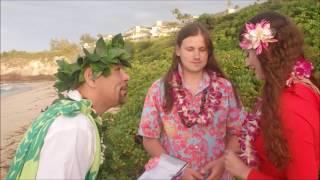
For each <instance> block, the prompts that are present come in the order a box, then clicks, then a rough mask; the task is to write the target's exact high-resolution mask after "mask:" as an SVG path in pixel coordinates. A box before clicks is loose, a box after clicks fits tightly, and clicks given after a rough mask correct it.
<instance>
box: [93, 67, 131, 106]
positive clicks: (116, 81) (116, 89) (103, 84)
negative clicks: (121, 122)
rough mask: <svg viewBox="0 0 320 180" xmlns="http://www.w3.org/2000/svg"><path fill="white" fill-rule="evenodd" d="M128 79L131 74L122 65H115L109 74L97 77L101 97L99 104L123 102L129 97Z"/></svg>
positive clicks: (115, 104)
mask: <svg viewBox="0 0 320 180" xmlns="http://www.w3.org/2000/svg"><path fill="white" fill-rule="evenodd" d="M128 80H129V75H128V74H127V73H126V72H125V71H124V69H123V67H122V66H121V65H115V66H113V67H112V68H111V73H110V75H109V76H107V77H105V76H99V78H98V79H96V81H97V90H98V95H99V96H100V97H101V98H100V99H99V101H100V103H99V104H101V105H103V104H111V105H112V106H117V105H120V104H123V103H124V102H125V101H126V97H127V88H128Z"/></svg>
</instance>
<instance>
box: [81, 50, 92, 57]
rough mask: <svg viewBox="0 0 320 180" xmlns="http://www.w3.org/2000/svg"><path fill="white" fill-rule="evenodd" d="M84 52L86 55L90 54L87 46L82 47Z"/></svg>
mask: <svg viewBox="0 0 320 180" xmlns="http://www.w3.org/2000/svg"><path fill="white" fill-rule="evenodd" d="M82 49H83V52H84V54H85V55H86V56H89V54H90V52H89V51H88V50H87V49H86V48H82Z"/></svg>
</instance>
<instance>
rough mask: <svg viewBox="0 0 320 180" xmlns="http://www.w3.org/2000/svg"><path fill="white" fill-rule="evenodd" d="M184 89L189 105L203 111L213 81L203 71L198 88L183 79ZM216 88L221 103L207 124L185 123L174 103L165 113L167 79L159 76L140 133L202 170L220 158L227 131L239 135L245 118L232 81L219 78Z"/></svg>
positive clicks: (148, 99)
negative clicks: (204, 100) (205, 94)
mask: <svg viewBox="0 0 320 180" xmlns="http://www.w3.org/2000/svg"><path fill="white" fill-rule="evenodd" d="M179 73H180V76H181V77H182V86H183V90H184V91H185V92H186V98H187V100H188V101H189V102H191V103H190V107H188V108H189V109H193V110H195V111H197V112H200V104H201V97H202V91H203V90H205V89H206V88H207V87H208V86H209V85H210V77H209V75H208V74H207V73H204V76H203V78H202V81H201V83H200V86H199V88H198V91H197V92H196V93H195V94H194V95H192V93H191V91H190V88H188V85H187V84H186V83H185V82H184V81H183V76H182V73H181V71H179ZM216 84H217V85H218V86H217V87H216V89H217V90H218V91H220V92H221V93H222V98H221V99H220V100H221V103H220V105H219V107H218V109H217V110H216V111H215V113H214V116H213V118H212V121H211V122H210V123H209V124H208V125H201V124H196V125H194V126H192V127H190V128H187V127H185V126H184V125H183V124H182V122H181V120H180V117H179V115H178V113H177V110H176V107H175V105H174V106H173V108H172V111H171V112H169V113H166V112H165V111H164V108H163V102H164V83H163V81H162V80H157V81H156V82H154V83H153V84H152V86H151V87H150V88H149V91H148V93H147V96H146V99H145V103H144V108H143V112H142V117H141V121H140V127H139V135H141V136H144V137H149V138H159V139H160V143H161V144H162V146H163V148H164V149H165V151H166V153H168V154H169V155H171V156H174V157H176V158H178V159H181V160H184V161H186V162H188V163H189V164H190V165H191V167H192V168H193V169H195V170H199V169H200V168H202V167H203V166H205V165H206V164H207V163H209V162H210V161H212V160H215V159H217V158H219V157H220V156H221V155H222V154H223V152H224V149H225V146H226V135H227V134H230V135H238V134H239V133H240V126H241V123H242V121H243V119H244V118H245V111H244V108H243V107H242V106H241V105H240V107H239V106H238V105H237V101H236V98H235V95H234V93H233V88H232V85H231V83H230V82H229V81H227V80H226V79H224V78H220V77H218V78H217V81H216Z"/></svg>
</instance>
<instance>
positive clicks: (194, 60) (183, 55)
mask: <svg viewBox="0 0 320 180" xmlns="http://www.w3.org/2000/svg"><path fill="white" fill-rule="evenodd" d="M176 55H177V56H180V59H181V64H182V68H183V70H184V71H185V72H190V73H198V72H202V71H203V68H204V67H205V66H206V64H207V62H208V50H207V47H206V44H205V41H204V38H203V37H202V35H201V34H198V35H196V36H190V37H187V38H185V39H184V40H183V41H182V44H181V47H178V48H177V49H176Z"/></svg>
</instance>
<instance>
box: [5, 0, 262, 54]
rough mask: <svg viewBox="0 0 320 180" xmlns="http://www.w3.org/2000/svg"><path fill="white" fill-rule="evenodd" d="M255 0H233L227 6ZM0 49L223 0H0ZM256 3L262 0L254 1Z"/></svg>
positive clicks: (72, 37)
mask: <svg viewBox="0 0 320 180" xmlns="http://www.w3.org/2000/svg"><path fill="white" fill-rule="evenodd" d="M255 2H257V1H256V0H232V1H231V3H232V7H234V6H235V5H238V6H239V7H240V8H243V7H245V6H248V5H251V4H254V3H255ZM0 3H1V46H0V47H1V53H3V52H8V51H12V50H16V51H27V52H40V51H47V50H50V41H51V40H52V39H67V40H68V41H69V42H72V43H76V44H78V43H79V40H80V36H81V35H83V34H86V33H88V34H90V35H91V36H92V37H97V35H98V34H103V35H104V34H112V35H115V34H117V33H124V32H126V31H127V30H129V29H130V28H132V27H134V26H138V25H146V26H152V25H153V24H155V23H156V21H157V20H160V21H175V20H176V18H175V17H174V15H173V14H172V12H171V10H173V9H174V8H178V9H179V10H180V11H181V12H182V13H188V14H191V15H193V16H199V15H201V14H204V13H208V14H214V13H218V12H223V11H225V10H226V9H227V1H226V0H213V1H208V0H202V1H195V0H184V1H177V0H174V1H156V0H149V1H143V0H140V1H93V2H92V1H76V0H67V1H15V0H14V1H12V0H11V1H9V0H8V1H3V0H1V2H0ZM259 3H261V1H259Z"/></svg>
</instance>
